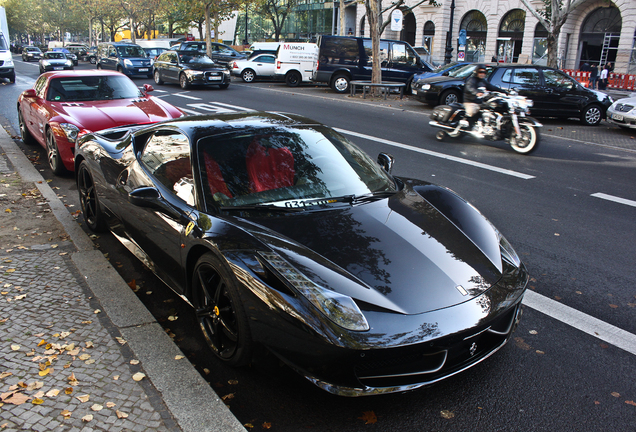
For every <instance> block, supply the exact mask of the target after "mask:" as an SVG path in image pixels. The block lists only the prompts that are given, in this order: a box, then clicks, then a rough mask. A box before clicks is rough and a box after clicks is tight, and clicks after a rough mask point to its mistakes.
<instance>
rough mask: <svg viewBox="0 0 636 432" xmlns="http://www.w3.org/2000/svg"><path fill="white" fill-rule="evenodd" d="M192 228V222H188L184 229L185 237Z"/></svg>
mask: <svg viewBox="0 0 636 432" xmlns="http://www.w3.org/2000/svg"><path fill="white" fill-rule="evenodd" d="M193 229H194V222H190V223H189V224H188V226H187V227H186V230H185V235H186V237H187V236H189V235H190V233H191V232H192V230H193Z"/></svg>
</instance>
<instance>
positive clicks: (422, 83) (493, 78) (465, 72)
mask: <svg viewBox="0 0 636 432" xmlns="http://www.w3.org/2000/svg"><path fill="white" fill-rule="evenodd" d="M475 67H476V65H475V64H470V65H467V66H464V67H463V68H460V69H457V70H456V71H453V72H451V73H450V74H449V76H439V77H433V78H425V79H423V80H419V81H417V83H415V82H414V83H413V91H412V93H413V95H415V96H416V97H417V99H418V100H420V101H421V102H425V103H428V104H429V105H433V106H434V105H438V104H443V105H449V104H451V103H453V102H461V101H462V100H463V92H464V83H465V81H466V79H468V77H470V76H471V75H472V73H473V71H474V69H475ZM486 68H487V70H488V72H487V78H486V79H487V80H488V81H490V83H491V84H494V85H496V86H497V87H500V88H502V89H504V90H515V91H516V92H517V93H518V94H520V95H521V96H525V97H527V98H528V99H531V100H532V102H533V107H532V109H531V114H532V115H533V116H534V117H564V118H569V117H577V118H579V119H580V120H581V121H582V122H583V123H585V124H587V125H597V124H599V123H600V122H601V120H602V119H603V118H605V112H606V111H607V108H608V107H609V106H610V105H611V104H612V102H613V101H612V98H611V97H610V96H608V95H607V94H605V93H603V92H600V91H596V90H590V89H587V88H585V87H583V86H582V85H581V84H579V83H578V82H577V81H576V80H574V79H572V78H570V77H569V76H567V75H566V74H564V73H563V72H561V71H559V70H557V69H553V68H549V67H547V66H538V65H528V64H519V63H488V64H486Z"/></svg>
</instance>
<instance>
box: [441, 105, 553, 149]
mask: <svg viewBox="0 0 636 432" xmlns="http://www.w3.org/2000/svg"><path fill="white" fill-rule="evenodd" d="M531 106H532V101H531V100H529V99H527V98H525V97H523V96H519V95H517V94H515V93H514V92H512V93H511V94H509V95H508V94H505V93H499V92H491V93H486V96H485V97H484V98H483V102H482V105H481V110H480V117H479V119H478V120H477V122H476V123H475V125H474V126H473V127H472V128H470V124H469V122H468V121H467V120H466V119H465V117H466V111H465V110H464V106H463V105H462V104H461V103H452V104H450V105H439V106H437V107H435V109H434V110H433V113H432V114H431V121H430V122H429V124H430V125H431V126H433V127H436V128H440V129H442V130H441V131H439V132H437V134H436V135H435V138H437V140H438V141H443V140H444V139H445V138H446V137H447V136H450V137H454V138H458V137H461V136H465V135H470V136H473V137H475V138H485V139H487V140H490V141H498V140H502V139H503V140H505V141H506V142H507V143H508V144H510V147H512V149H513V150H514V151H516V152H518V153H523V154H528V153H530V152H532V151H534V150H535V149H536V148H537V147H538V145H539V140H540V134H539V130H538V128H540V127H543V125H542V124H541V123H539V122H538V121H536V120H535V119H534V118H532V117H529V116H527V114H529V112H530V107H531Z"/></svg>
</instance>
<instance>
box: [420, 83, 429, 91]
mask: <svg viewBox="0 0 636 432" xmlns="http://www.w3.org/2000/svg"><path fill="white" fill-rule="evenodd" d="M430 88H431V85H430V84H424V85H423V86H422V90H429V89H430Z"/></svg>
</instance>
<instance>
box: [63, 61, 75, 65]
mask: <svg viewBox="0 0 636 432" xmlns="http://www.w3.org/2000/svg"><path fill="white" fill-rule="evenodd" d="M64 63H66V66H73V61H72V60H66V61H65V62H64Z"/></svg>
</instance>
